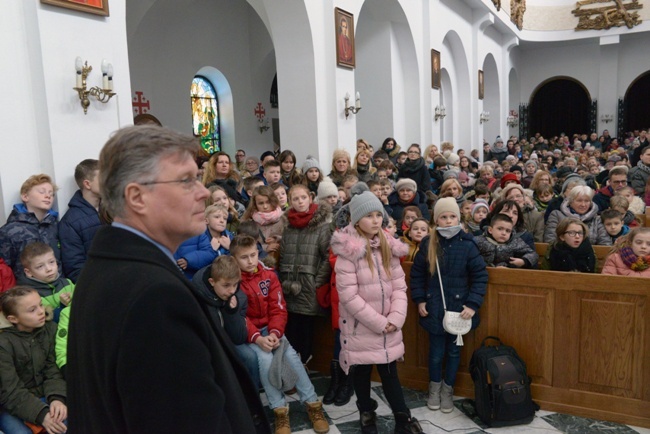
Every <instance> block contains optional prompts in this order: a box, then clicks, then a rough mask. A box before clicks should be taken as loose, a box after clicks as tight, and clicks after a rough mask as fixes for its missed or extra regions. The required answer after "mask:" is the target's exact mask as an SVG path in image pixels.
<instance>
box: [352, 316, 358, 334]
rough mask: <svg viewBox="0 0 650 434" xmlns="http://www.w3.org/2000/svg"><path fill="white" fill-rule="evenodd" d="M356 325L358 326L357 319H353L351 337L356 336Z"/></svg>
mask: <svg viewBox="0 0 650 434" xmlns="http://www.w3.org/2000/svg"><path fill="white" fill-rule="evenodd" d="M358 325H359V320H358V319H355V320H354V328H353V329H352V336H356V335H357V326H358Z"/></svg>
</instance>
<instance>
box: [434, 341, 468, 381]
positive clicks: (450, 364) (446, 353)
mask: <svg viewBox="0 0 650 434" xmlns="http://www.w3.org/2000/svg"><path fill="white" fill-rule="evenodd" d="M455 340H456V336H455V335H451V334H449V333H445V334H444V335H434V334H431V333H429V380H430V381H435V382H436V383H440V381H442V360H443V358H444V359H445V383H447V384H448V385H449V386H453V385H454V383H455V382H456V372H458V365H460V347H459V346H458V345H456V344H455V343H454V341H455Z"/></svg>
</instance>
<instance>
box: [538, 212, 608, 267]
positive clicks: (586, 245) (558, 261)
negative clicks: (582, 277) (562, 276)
mask: <svg viewBox="0 0 650 434" xmlns="http://www.w3.org/2000/svg"><path fill="white" fill-rule="evenodd" d="M588 233H589V228H588V227H587V225H586V224H584V223H583V222H582V221H581V220H580V219H579V218H575V217H569V218H565V219H564V220H562V221H561V222H560V224H559V225H557V227H556V228H555V235H556V237H557V241H555V242H554V243H552V244H551V245H550V246H549V247H548V252H547V254H546V257H547V259H548V266H549V268H550V269H551V270H553V271H577V272H580V273H594V272H595V271H596V255H595V253H594V248H593V247H592V246H591V243H590V242H589V237H587V236H586V234H588Z"/></svg>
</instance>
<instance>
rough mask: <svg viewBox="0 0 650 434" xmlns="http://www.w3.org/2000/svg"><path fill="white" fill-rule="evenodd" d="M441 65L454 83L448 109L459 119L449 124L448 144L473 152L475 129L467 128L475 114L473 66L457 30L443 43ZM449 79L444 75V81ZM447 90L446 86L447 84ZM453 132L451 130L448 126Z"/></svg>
mask: <svg viewBox="0 0 650 434" xmlns="http://www.w3.org/2000/svg"><path fill="white" fill-rule="evenodd" d="M440 57H441V60H440V64H441V66H443V70H446V71H447V73H448V74H449V78H450V81H451V89H452V92H445V93H446V94H447V95H450V94H451V98H452V102H451V103H450V102H449V101H450V98H448V97H445V106H446V108H447V117H449V116H450V114H451V110H452V109H450V107H453V110H454V112H455V113H458V116H453V114H452V116H451V117H449V121H448V122H446V123H445V136H444V137H443V139H444V140H447V141H450V142H453V144H454V145H455V146H456V148H457V149H458V148H463V149H471V144H472V137H471V134H472V133H471V131H472V128H467V125H468V122H469V121H470V120H471V119H472V117H471V116H470V115H469V113H470V111H471V101H472V97H471V96H470V89H472V86H471V85H470V78H469V66H468V63H467V55H466V52H465V46H464V45H463V41H462V39H461V38H460V36H459V35H458V33H456V31H454V30H450V31H448V32H447V34H446V35H445V37H444V39H443V40H442V50H441V53H440ZM444 79H445V76H444V75H443V80H444ZM442 84H443V90H444V86H445V83H444V81H443V83H442ZM449 124H451V125H450V127H451V128H447V125H449Z"/></svg>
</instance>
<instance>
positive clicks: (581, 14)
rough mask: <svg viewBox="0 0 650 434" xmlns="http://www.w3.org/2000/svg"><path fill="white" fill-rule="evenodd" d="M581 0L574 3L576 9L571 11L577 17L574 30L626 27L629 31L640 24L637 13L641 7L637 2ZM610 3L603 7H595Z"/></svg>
mask: <svg viewBox="0 0 650 434" xmlns="http://www.w3.org/2000/svg"><path fill="white" fill-rule="evenodd" d="M626 1H627V0H581V1H579V2H577V3H576V8H575V9H574V10H573V11H571V13H573V15H575V16H576V17H578V25H577V26H576V28H575V30H607V29H611V28H612V27H622V26H627V28H628V29H631V28H632V27H634V26H638V25H639V24H641V19H640V18H639V13H638V12H630V11H635V10H638V9H642V8H643V5H642V4H640V3H639V2H638V0H630V1H629V2H627V3H626ZM603 3H610V4H607V5H605V6H600V7H598V6H596V5H599V4H603Z"/></svg>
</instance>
